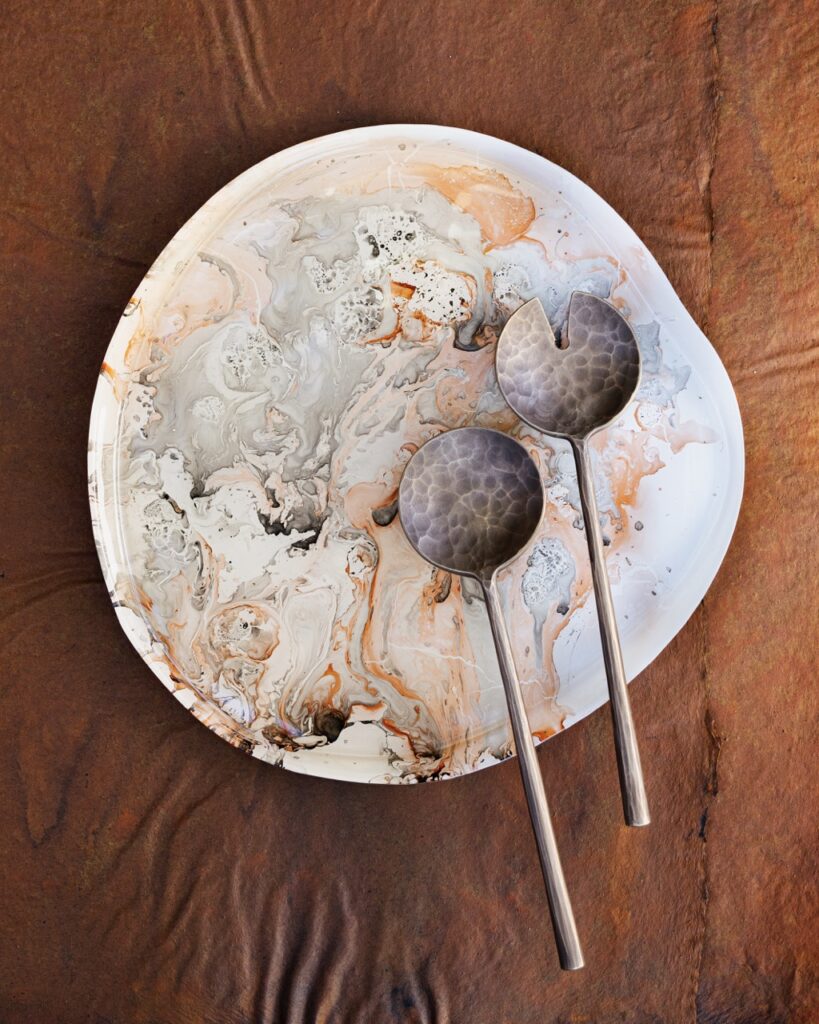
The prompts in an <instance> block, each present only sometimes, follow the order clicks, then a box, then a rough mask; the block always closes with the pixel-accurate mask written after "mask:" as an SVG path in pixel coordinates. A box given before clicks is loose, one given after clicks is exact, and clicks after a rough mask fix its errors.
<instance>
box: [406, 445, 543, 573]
mask: <svg viewBox="0 0 819 1024" xmlns="http://www.w3.org/2000/svg"><path fill="white" fill-rule="evenodd" d="M398 511H399V515H400V517H401V525H402V526H403V528H404V532H405V533H406V535H407V538H408V539H409V542H410V543H411V544H412V546H413V547H414V548H415V550H416V551H417V552H418V553H419V554H420V555H422V556H423V557H424V558H426V559H427V561H429V562H432V563H433V565H436V566H438V567H439V568H441V569H445V570H446V571H447V572H454V573H458V574H459V575H462V576H474V577H477V578H478V579H481V580H484V581H488V580H489V579H491V577H492V575H493V574H494V573H495V572H496V571H497V570H498V569H499V568H500V567H501V566H502V565H505V564H506V563H507V562H509V561H511V559H513V558H514V557H515V555H517V554H518V552H519V551H520V550H521V549H522V548H524V547H525V546H526V544H527V543H528V542H529V540H530V539H531V537H532V535H533V534H534V532H535V530H536V529H537V527H538V524H539V522H540V517H541V515H542V512H543V486H542V484H541V480H540V473H539V472H538V469H537V466H536V465H535V463H534V461H533V460H532V458H531V456H530V455H529V453H528V452H527V451H526V449H525V448H524V447H523V446H522V445H520V444H519V443H518V442H517V441H515V440H514V439H513V438H511V437H507V435H506V434H501V433H500V432H499V431H497V430H488V429H484V428H482V427H462V428H459V429H457V430H450V431H448V432H447V433H444V434H439V435H438V436H437V437H434V438H432V440H430V441H427V443H426V444H424V445H423V446H422V447H421V448H419V449H418V451H417V452H416V453H415V455H413V457H412V458H411V459H410V461H409V463H408V464H407V468H406V469H405V470H404V476H403V478H402V480H401V486H400V488H399V491H398Z"/></svg>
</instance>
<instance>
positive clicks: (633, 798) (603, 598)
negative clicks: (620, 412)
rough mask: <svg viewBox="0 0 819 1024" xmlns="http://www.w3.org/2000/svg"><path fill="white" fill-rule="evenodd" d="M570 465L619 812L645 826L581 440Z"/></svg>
mask: <svg viewBox="0 0 819 1024" xmlns="http://www.w3.org/2000/svg"><path fill="white" fill-rule="evenodd" d="M572 451H573V453H574V461H575V465H576V466H577V480H578V483H579V485H580V504H581V505H582V507H583V519H584V521H585V524H586V539H587V541H588V545H589V560H590V562H591V570H592V579H593V580H594V596H595V600H596V601H597V621H598V623H599V625H600V639H601V640H602V642H603V661H604V662H605V665H606V679H607V680H608V684H609V698H610V701H611V715H612V719H613V721H614V746H615V749H616V751H617V770H618V772H619V773H620V793H621V795H622V798H623V812H624V814H625V820H626V824H627V825H635V826H637V825H648V824H649V823H650V822H651V816H650V814H649V811H648V799H647V797H646V788H645V783H644V781H643V769H642V767H641V765H640V750H639V748H638V746H637V734H636V732H635V730H634V719H633V718H632V715H631V704H630V702H629V699H628V688H627V686H626V672H625V669H624V667H623V652H622V649H621V647H620V634H619V632H618V630H617V620H616V618H615V616H614V603H613V602H612V599H611V587H610V585H609V577H608V573H607V572H606V558H605V554H604V551H603V537H602V534H601V532H600V519H599V518H598V513H597V498H596V497H595V493H594V479H593V477H592V469H591V459H590V457H589V448H588V445H587V444H586V443H585V441H572Z"/></svg>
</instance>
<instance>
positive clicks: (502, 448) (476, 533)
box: [398, 427, 583, 971]
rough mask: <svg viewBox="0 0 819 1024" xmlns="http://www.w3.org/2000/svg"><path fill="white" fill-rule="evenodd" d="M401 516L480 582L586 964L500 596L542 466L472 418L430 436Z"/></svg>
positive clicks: (537, 805) (535, 811) (524, 759)
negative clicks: (501, 576) (501, 574)
mask: <svg viewBox="0 0 819 1024" xmlns="http://www.w3.org/2000/svg"><path fill="white" fill-rule="evenodd" d="M398 511H399V515H400V517H401V525H402V526H403V528H404V532H405V533H406V535H407V538H408V539H409V542H410V544H412V546H413V547H414V548H415V550H416V551H417V552H418V553H419V554H420V555H422V556H423V557H424V558H425V559H426V560H427V561H428V562H431V563H432V564H433V565H435V566H437V567H438V568H439V569H443V570H444V571H446V572H450V573H457V574H458V575H460V576H469V577H471V578H472V579H475V580H477V581H478V583H479V584H480V586H481V588H482V590H483V594H484V597H485V599H486V610H487V612H488V614H489V623H490V625H491V628H492V638H493V640H494V642H495V649H496V651H497V654H498V663H499V665H500V673H501V679H502V681H503V688H504V691H505V693H506V701H507V704H508V706H509V717H510V719H511V721H512V734H513V736H514V740H515V749H516V751H517V755H518V764H519V765H520V773H521V776H522V777H523V788H524V790H525V792H526V800H527V803H528V805H529V814H530V815H531V819H532V828H533V830H534V833H535V840H536V841H537V848H538V854H539V856H540V864H541V868H542V869H543V877H544V879H545V881H546V894H547V896H548V900H549V911H550V913H551V918H552V927H553V928H554V933H555V942H556V944H557V951H558V956H559V959H560V966H561V967H562V968H563V970H566V971H574V970H578V969H579V968H581V967H582V966H583V952H582V950H581V948H580V939H579V938H578V935H577V927H576V925H575V921H574V915H573V913H572V906H571V902H570V900H569V891H568V889H567V888H566V880H565V878H564V877H563V869H562V867H561V865H560V856H559V854H558V851H557V843H556V841H555V834H554V830H553V828H552V822H551V818H550V816H549V806H548V804H547V802H546V792H545V790H544V788H543V779H542V777H541V774H540V769H539V767H538V762H537V757H536V756H535V745H534V743H533V741H532V733H531V729H530V728H529V722H528V719H527V717H526V708H525V706H524V703H523V694H522V692H521V688H520V681H519V679H518V676H517V672H516V670H515V662H514V658H513V655H512V648H511V644H510V642H509V636H508V634H507V632H506V626H505V624H504V621H503V614H502V611H501V605H500V598H499V595H498V586H497V574H498V571H499V570H500V569H502V568H503V567H504V566H505V565H507V564H508V563H509V562H510V561H512V559H513V558H515V556H516V555H517V554H518V553H519V552H520V551H521V549H522V548H523V547H525V545H526V544H527V543H528V541H529V540H530V539H531V537H532V535H533V534H534V532H535V530H536V529H537V527H538V524H539V523H540V519H541V516H542V514H543V485H542V483H541V479H540V473H539V472H538V469H537V466H536V465H535V463H534V462H533V460H532V458H531V457H530V455H529V454H528V452H527V451H526V449H525V448H523V446H522V445H520V444H518V442H517V441H515V440H514V439H513V438H511V437H507V435H506V434H501V433H500V432H499V431H497V430H486V429H483V428H481V427H462V428H459V429H457V430H451V431H448V432H447V433H444V434H439V435H438V436H437V437H434V438H432V440H430V441H427V442H426V444H424V445H422V446H421V447H420V448H419V449H418V451H417V452H416V453H415V455H413V457H412V458H411V459H410V461H409V463H408V464H407V467H406V469H405V471H404V475H403V477H402V480H401V485H400V487H399V490H398Z"/></svg>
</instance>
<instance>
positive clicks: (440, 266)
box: [89, 125, 743, 782]
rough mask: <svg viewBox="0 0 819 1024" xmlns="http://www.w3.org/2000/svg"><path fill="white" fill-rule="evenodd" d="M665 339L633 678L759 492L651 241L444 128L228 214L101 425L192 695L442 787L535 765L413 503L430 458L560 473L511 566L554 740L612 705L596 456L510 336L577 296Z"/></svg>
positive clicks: (259, 186) (140, 591)
mask: <svg viewBox="0 0 819 1024" xmlns="http://www.w3.org/2000/svg"><path fill="white" fill-rule="evenodd" d="M576 288H581V289H584V290H586V291H593V292H595V293H597V294H599V295H601V296H606V297H611V299H612V301H614V302H615V303H616V304H617V305H618V306H619V307H620V309H621V310H622V312H623V313H624V314H625V315H626V316H627V317H628V318H629V320H630V322H631V323H632V324H633V326H634V327H635V330H636V332H637V335H638V338H639V340H640V344H641V347H642V353H643V368H644V373H643V383H642V386H641V388H640V391H639V393H638V395H637V398H636V400H635V402H633V403H632V405H631V406H630V407H629V408H628V409H627V410H626V412H625V413H624V415H623V416H622V417H621V419H620V420H619V421H618V423H617V424H616V425H614V426H613V427H612V428H610V429H608V430H607V431H605V432H603V433H602V434H600V435H598V436H597V438H596V442H595V447H596V452H597V487H598V500H599V504H600V507H601V514H602V516H603V519H604V530H605V533H606V535H607V537H608V538H609V540H610V544H609V546H608V569H609V573H610V576H611V579H612V582H613V593H614V601H615V605H616V607H617V612H618V619H619V623H620V628H621V634H622V640H623V647H624V654H625V662H626V668H627V671H628V675H629V677H633V676H635V675H636V674H637V673H638V672H640V671H641V670H642V669H643V668H644V667H645V666H646V665H647V664H648V663H649V662H650V661H651V660H652V659H653V658H655V657H656V656H657V655H658V654H659V653H660V651H661V650H662V649H663V648H664V647H665V645H666V644H667V643H668V642H669V641H670V640H671V639H672V637H673V636H674V635H675V634H676V633H677V632H678V630H680V629H681V628H682V626H683V624H684V623H685V621H686V619H688V617H689V616H690V615H691V613H692V612H693V611H694V609H695V608H696V606H697V604H698V603H699V601H700V600H701V599H702V597H703V595H704V594H705V591H706V589H707V587H708V585H709V584H710V582H711V580H712V579H713V577H714V574H715V573H716V571H717V568H718V567H719V564H720V562H721V560H722V558H723V555H724V554H725V550H726V548H727V546H728V542H729V540H730V537H731V534H732V532H733V529H734V525H735V522H736V518H737V514H738V511H739V505H740V499H741V495H742V483H743V444H742V426H741V422H740V417H739V410H738V408H737V403H736V398H735V396H734V393H733V390H732V388H731V384H730V382H729V380H728V377H727V375H726V373H725V369H724V368H723V366H722V364H721V363H720V361H719V358H718V357H717V355H716V353H715V352H714V350H713V348H712V347H711V345H710V344H709V343H708V341H707V340H706V338H705V337H704V336H703V334H702V333H701V332H700V331H699V329H698V328H697V326H696V324H695V323H694V322H693V320H692V319H691V317H690V316H689V315H688V313H687V312H686V311H685V309H684V308H683V306H682V303H681V302H680V300H679V299H678V298H677V296H676V295H675V293H674V291H673V290H672V288H671V286H670V285H669V283H668V281H667V279H666V278H665V276H664V275H663V273H662V271H661V270H660V269H659V267H658V266H657V264H656V263H655V261H654V259H653V258H652V256H651V255H650V253H649V252H648V251H647V250H646V248H645V246H644V245H643V244H642V243H641V242H640V240H639V239H638V238H637V236H636V235H635V234H634V232H633V231H632V230H631V229H630V228H629V227H628V225H627V224H625V223H624V221H623V220H622V219H621V218H620V217H619V216H618V215H617V214H616V213H615V212H614V211H613V210H612V209H611V207H609V206H608V205H607V204H606V203H605V202H604V201H603V200H602V199H601V198H600V197H599V196H597V195H596V194H595V193H594V192H592V191H591V190H590V189H589V188H587V187H586V186H585V185H583V184H582V183H581V182H580V181H578V180H577V179H576V178H574V177H572V175H570V174H568V173H567V172H566V171H564V170H562V169H561V168H559V167H556V166H555V165H554V164H551V163H549V162H548V161H547V160H544V159H542V158H541V157H538V156H535V155H534V154H532V153H529V152H527V151H525V150H522V149H519V148H517V147H516V146H512V145H510V144H509V143H506V142H502V141H500V140H498V139H494V138H490V137H488V136H485V135H477V134H475V133H473V132H467V131H462V130H459V129H454V128H442V127H436V126H430V125H389V126H381V127H375V128H363V129H358V130H355V131H347V132H341V133H340V134H338V135H331V136H328V137H326V138H322V139H316V140H314V141H312V142H307V143H304V144H302V145H299V146H295V147H293V148H292V149H288V150H286V151H285V152H282V153H279V154H277V155H276V156H273V157H270V158H269V159H268V160H265V161H263V162H262V163H260V164H258V165H257V166H255V167H252V168H251V169H250V170H248V171H246V172H245V173H244V174H242V175H241V176H240V177H238V178H237V179H236V180H235V181H233V182H231V183H230V184H229V185H227V186H226V187H225V188H223V189H222V190H221V191H220V192H219V193H217V195H215V196H214V197H213V198H212V199H211V200H210V201H209V202H207V203H206V204H205V205H204V206H203V207H202V208H201V210H199V212H198V213H197V214H196V215H195V216H194V217H193V218H192V219H191V220H190V221H189V222H188V223H187V224H186V225H185V226H184V227H183V228H182V230H181V231H180V232H179V233H178V234H177V235H176V237H175V238H174V239H173V240H172V241H171V243H170V244H169V245H168V247H167V248H166V249H165V251H164V252H163V253H162V255H161V256H160V257H159V259H158V260H157V262H156V263H155V264H154V266H153V267H152V268H151V270H150V271H149V272H148V274H147V275H146V277H145V279H144V281H143V282H142V284H141V285H140V287H139V289H138V290H137V292H136V295H135V296H134V297H133V299H132V300H131V302H129V304H128V307H127V309H126V310H125V313H124V314H123V316H122V319H121V321H120V323H119V325H118V327H117V330H116V332H115V334H114V337H113V339H112V340H111V344H110V346H109V349H108V352H107V354H106V356H105V361H104V363H103V366H102V371H101V374H100V379H99V383H98V386H97V392H96V396H95V399H94V407H93V412H92V417H91V434H90V447H89V466H90V494H91V506H92V514H93V520H94V530H95V534H96V539H97V543H98V547H99V552H100V558H101V561H102V566H103V570H104V573H105V577H106V581H107V584H108V586H109V589H110V592H111V597H112V600H113V602H114V606H115V608H116V611H117V615H118V616H119V619H120V621H121V623H122V626H123V628H124V629H125V631H126V633H127V634H128V636H129V638H130V639H131V641H132V642H133V644H134V646H135V647H136V649H137V650H138V651H139V653H140V655H141V656H142V657H143V658H144V659H145V661H146V662H147V663H148V664H149V665H150V667H151V668H152V669H153V671H154V672H155V673H156V675H157V676H158V677H159V678H160V679H161V680H162V682H163V683H164V684H165V686H167V687H168V689H169V690H170V691H171V692H172V693H173V694H174V695H175V696H176V697H177V698H178V699H179V700H180V701H181V702H182V703H183V704H184V705H185V706H186V707H187V708H189V709H190V710H191V711H193V713H194V714H195V715H196V716H197V717H198V718H199V719H200V720H201V721H203V722H204V723H205V724H206V725H208V726H209V727H210V728H212V729H213V730H214V731H216V732H217V733H218V734H219V735H221V736H223V737H224V738H225V739H227V740H229V741H230V742H231V743H233V744H235V745H237V746H240V747H242V748H243V749H245V750H247V751H250V752H252V753H253V754H254V755H255V756H257V757H260V758H262V759H264V760H267V761H270V762H272V763H275V764H281V765H283V766H284V767H286V768H291V769H294V770H296V771H301V772H307V773H310V774H314V775H324V776H329V777H333V778H338V779H350V780H357V781H369V782H386V781H416V780H425V779H433V778H446V777H451V776H453V775H458V774H462V773H464V772H468V771H471V770H473V769H476V768H480V767H483V766H485V765H488V764H493V763H496V762H497V761H498V760H500V759H502V758H504V757H506V756H508V754H509V753H510V744H511V740H510V734H509V729H508V724H507V715H506V708H505V704H504V699H503V691H502V689H501V685H500V680H499V677H498V672H497V667H496V662H495V656H494V652H493V649H492V643H491V637H490V632H489V627H488V624H487V621H486V616H485V609H484V607H483V605H482V603H481V600H480V596H479V594H478V593H477V591H476V589H475V588H474V587H472V586H470V585H469V583H468V582H464V581H461V580H459V579H457V578H455V579H452V578H450V577H448V576H446V575H445V574H443V573H439V572H437V571H434V570H432V569H431V568H430V566H428V565H427V564H425V563H424V562H423V561H421V560H420V559H419V557H418V556H417V555H416V554H415V553H414V552H413V550H412V549H411V548H410V546H409V544H408V542H407V541H406V539H405V537H404V535H403V533H402V531H401V526H400V523H399V522H398V521H397V519H395V518H394V503H395V496H396V490H397V486H398V482H399V480H400V476H401V471H402V467H403V466H404V465H405V464H406V461H407V459H408V458H409V457H410V454H411V453H412V451H413V450H414V449H415V446H417V445H418V444H420V443H421V442H423V441H424V440H425V439H427V438H428V437H431V436H432V435H433V434H435V433H438V432H440V431H442V430H446V429H449V428H451V427H455V426H461V425H464V424H467V423H475V424H483V425H486V426H490V427H496V428H499V429H501V430H505V431H508V432H510V433H513V434H514V435H515V436H517V437H519V438H520V439H521V440H522V441H523V442H524V443H525V444H526V445H527V446H529V448H530V450H531V451H532V452H533V453H534V454H535V457H536V458H537V460H538V462H539V465H540V466H541V468H542V472H543V477H544V481H545V485H546V490H547V503H546V504H547V510H546V515H545V518H544V522H543V527H542V530H541V533H540V535H539V536H538V537H537V538H536V540H535V542H534V543H533V544H532V546H531V548H530V549H529V550H528V551H527V552H526V553H524V555H523V556H522V557H521V559H520V560H519V561H518V563H517V564H516V565H515V567H514V568H513V569H511V570H509V571H507V573H506V577H505V580H504V595H505V604H506V613H507V616H508V621H509V624H510V629H511V632H512V635H513V640H514V644H515V648H516V655H517V660H518V668H519V672H520V675H521V678H522V680H523V681H524V690H525V694H526V700H527V705H528V708H529V713H530V718H531V722H532V728H533V731H534V732H535V734H536V735H537V736H538V737H539V738H545V737H547V736H549V735H551V734H552V733H554V732H555V731H557V730H559V729H561V728H565V727H566V726H569V725H572V724H573V723H575V722H577V721H579V720H580V719H581V718H583V717H584V716H585V715H588V714H589V712H591V711H593V710H594V709H595V708H597V707H599V705H600V704H602V703H603V702H604V701H605V700H606V698H607V691H606V683H605V677H604V672H603V666H602V661H601V654H600V641H599V637H598V632H597V622H596V616H595V607H594V599H593V596H592V594H591V590H590V587H591V579H590V573H589V566H588V559H587V554H586V549H585V540H584V533H583V531H582V528H581V524H580V516H579V505H578V495H577V487H576V481H575V476H574V470H573V467H572V461H571V456H570V455H569V452H568V449H567V447H566V446H565V445H564V444H563V443H562V442H558V441H554V440H551V439H548V438H546V437H544V436H542V435H538V434H537V433H536V432H534V431H532V430H531V429H529V428H528V427H525V426H524V425H522V424H521V423H520V422H519V421H517V420H516V418H515V417H514V415H512V414H511V413H510V412H509V410H508V409H507V408H506V407H505V405H504V403H503V401H502V399H501V397H500V395H499V392H498V390H497V387H496V384H495V378H494V370H493V354H494V341H495V338H496V336H497V333H498V332H499V330H500V329H501V327H502V326H503V323H504V322H505V320H506V318H507V317H508V316H509V315H510V313H511V312H512V311H513V310H514V309H516V308H517V307H518V306H519V305H520V304H521V303H522V302H524V301H526V300H528V299H529V298H532V297H533V296H536V295H537V296H539V297H540V299H541V301H542V302H543V305H544V308H545V309H546V312H547V314H548V316H549V318H550V320H551V322H552V324H553V326H554V327H555V328H556V329H557V328H560V326H561V324H562V321H563V319H564V317H565V311H566V305H567V301H568V298H569V295H570V294H571V292H572V291H573V290H574V289H576Z"/></svg>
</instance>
